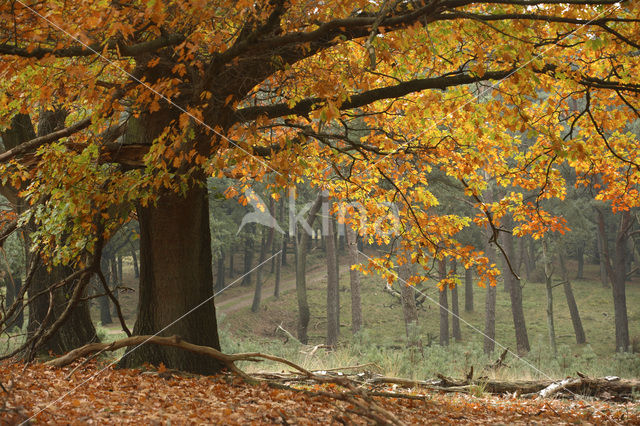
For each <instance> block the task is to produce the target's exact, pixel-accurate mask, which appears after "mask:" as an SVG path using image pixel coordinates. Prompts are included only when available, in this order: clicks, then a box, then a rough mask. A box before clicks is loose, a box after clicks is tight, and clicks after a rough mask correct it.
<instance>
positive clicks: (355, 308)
mask: <svg viewBox="0 0 640 426" xmlns="http://www.w3.org/2000/svg"><path fill="white" fill-rule="evenodd" d="M345 237H346V242H347V255H348V258H349V279H350V284H351V331H352V332H353V334H356V333H358V332H359V331H360V329H361V328H362V302H361V301H360V272H359V271H356V270H355V269H353V267H354V265H358V264H359V263H360V262H359V260H358V247H357V245H356V232H355V231H354V229H353V228H352V227H351V225H349V224H348V223H345Z"/></svg>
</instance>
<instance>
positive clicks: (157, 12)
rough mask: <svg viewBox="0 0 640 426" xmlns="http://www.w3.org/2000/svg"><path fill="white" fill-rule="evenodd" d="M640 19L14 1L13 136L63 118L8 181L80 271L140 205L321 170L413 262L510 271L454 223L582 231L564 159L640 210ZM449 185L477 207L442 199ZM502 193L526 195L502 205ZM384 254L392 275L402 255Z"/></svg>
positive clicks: (9, 93) (588, 0) (604, 6)
mask: <svg viewBox="0 0 640 426" xmlns="http://www.w3.org/2000/svg"><path fill="white" fill-rule="evenodd" d="M639 12H640V5H639V4H638V3H637V2H628V1H623V2H618V1H614V0H604V1H596V0H564V1H561V0H547V1H541V0H495V1H490V0H487V1H483V0H481V1H468V0H432V1H403V0H394V1H389V0H384V1H371V0H353V1H348V2H345V1H342V2H335V1H322V2H308V1H298V0H289V1H286V0H272V1H269V2H266V1H263V2H254V1H217V2H213V3H211V2H203V1H198V0H193V1H183V2H179V3H178V2H172V1H150V2H144V1H124V2H121V1H118V2H112V1H92V2H75V1H65V2H27V1H15V2H4V3H3V4H2V5H0V19H1V21H2V22H3V23H4V24H2V25H1V26H0V74H1V75H2V76H3V77H2V82H0V85H1V86H2V91H1V92H0V126H1V127H3V128H5V129H8V128H12V126H13V127H15V125H16V120H15V117H16V114H18V113H20V114H29V115H30V116H31V117H32V118H33V120H34V121H35V122H38V117H40V116H41V115H42V114H43V113H44V112H45V111H51V110H60V111H64V112H65V114H66V118H65V125H64V126H63V127H60V128H56V129H52V131H51V132H48V133H46V134H44V135H43V136H40V137H35V136H34V137H33V138H30V139H29V140H27V141H23V142H21V143H18V144H15V145H10V144H8V141H4V144H5V152H3V153H1V154H0V162H1V165H0V174H1V176H2V184H3V185H4V187H3V191H5V192H11V191H13V192H14V193H17V194H18V196H19V198H20V199H21V200H25V201H26V202H27V203H28V205H29V206H30V207H29V208H28V209H26V210H25V213H24V214H23V215H24V216H23V221H26V220H33V221H34V222H35V223H37V224H38V231H37V232H36V233H35V234H34V238H33V241H34V244H35V245H36V246H38V247H40V248H41V249H42V250H44V252H45V253H48V254H49V256H50V257H51V258H53V259H54V261H55V262H69V261H71V260H73V259H76V258H77V256H78V254H79V253H82V252H83V251H86V250H88V251H89V252H93V251H94V250H95V249H94V246H95V244H96V242H97V241H99V240H100V239H101V238H103V237H106V238H108V237H109V236H110V235H111V234H112V233H113V232H114V231H115V230H116V229H117V228H118V227H119V226H120V225H121V224H122V223H123V222H126V221H128V220H129V219H130V218H131V217H132V211H133V208H134V207H135V206H136V205H138V206H154V205H155V203H156V202H157V200H158V197H159V196H160V194H164V193H166V192H168V191H175V192H181V193H182V194H187V193H189V191H191V188H193V187H196V186H202V185H204V180H205V178H206V177H208V176H214V177H228V178H232V179H233V180H234V182H235V187H234V188H231V189H229V190H228V191H227V195H228V196H234V195H236V194H237V193H243V192H244V190H245V189H246V188H248V187H249V186H251V185H252V184H253V183H254V182H256V181H264V182H266V183H267V184H268V186H269V188H270V189H271V190H272V191H273V192H274V197H279V196H280V194H281V191H282V190H281V188H283V187H288V186H291V185H292V184H294V183H295V182H298V181H301V180H308V181H310V182H312V183H313V184H314V185H316V186H318V187H321V188H323V189H326V190H328V191H329V192H330V194H331V196H333V197H334V198H336V199H338V200H347V201H350V202H352V204H351V206H352V207H350V210H351V211H350V213H351V214H350V215H349V217H350V218H351V219H350V220H353V221H358V223H360V222H359V221H360V219H361V218H362V217H366V218H367V220H366V221H361V223H362V224H363V225H362V226H361V228H360V230H359V232H360V233H361V234H363V235H367V236H368V237H369V238H370V239H371V240H377V241H380V242H391V241H392V240H396V241H397V242H398V247H399V249H400V250H399V253H400V257H399V258H398V260H397V262H399V263H402V262H406V261H409V260H410V261H412V262H416V263H420V264H422V265H423V266H424V267H425V268H427V269H430V268H431V266H430V265H431V264H432V262H433V261H434V260H435V259H441V258H443V257H445V256H453V257H456V258H458V259H460V260H461V262H462V263H463V265H464V266H465V267H475V268H477V269H478V270H479V272H480V273H481V275H482V277H483V279H484V280H485V282H493V281H494V280H495V275H496V274H497V271H495V270H494V269H493V268H492V267H491V265H490V264H489V262H488V260H487V259H486V257H485V256H484V254H483V252H482V250H481V249H476V248H474V247H472V246H469V245H466V244H462V243H460V242H459V241H458V240H457V238H456V234H458V233H459V232H460V231H461V230H462V229H463V228H465V227H467V226H469V225H470V224H472V223H473V222H476V223H477V224H480V225H483V226H487V227H488V228H489V229H490V230H491V231H492V232H491V235H492V237H491V239H492V241H494V242H496V243H497V241H498V238H497V237H498V235H499V233H500V230H501V225H500V219H501V217H503V216H504V215H505V214H507V213H510V214H511V215H512V216H513V218H514V221H515V224H514V229H513V233H514V234H517V235H526V234H530V235H533V236H534V237H539V236H541V235H542V234H544V233H545V232H549V231H564V230H565V229H566V224H565V221H564V220H563V219H562V218H561V217H558V216H555V215H553V214H552V213H551V212H549V211H546V210H545V209H544V208H543V207H544V206H543V204H542V201H543V200H546V199H552V198H558V199H563V198H564V197H565V195H566V194H567V185H568V183H567V180H566V178H565V177H564V176H563V174H562V173H561V166H562V167H569V168H571V169H573V170H574V172H575V175H576V176H577V177H576V182H575V185H578V186H579V185H587V184H589V185H591V188H593V190H594V191H595V196H596V198H597V199H600V200H605V201H609V202H611V204H612V206H613V208H614V209H615V210H626V209H629V208H631V207H635V206H638V205H639V204H640V194H639V193H638V183H639V181H638V180H639V179H640V163H638V158H640V152H639V149H640V146H639V145H638V143H637V139H636V136H635V135H634V134H633V133H632V132H631V131H630V125H631V124H632V123H633V121H634V120H637V119H638V118H640V113H639V111H640V103H639V99H638V98H639V95H640V83H639V82H638V80H637V77H636V75H635V72H636V70H637V69H638V68H639V66H640V39H638V34H640V25H639V23H640V19H638V16H639ZM436 171H437V173H436ZM441 175H446V176H447V179H450V180H452V181H454V182H456V184H457V185H459V186H460V187H461V188H464V193H465V195H466V196H467V197H468V199H467V201H466V202H468V203H470V204H471V205H472V206H473V207H474V209H475V213H472V214H470V215H461V214H452V213H446V212H443V211H442V210H440V209H438V208H437V206H438V205H439V201H438V198H437V197H436V196H435V195H434V193H433V192H432V191H431V189H430V183H431V181H432V179H438V177H439V176H441ZM593 182H597V183H596V184H592V183H593ZM491 185H494V186H499V187H504V188H508V190H506V191H504V192H505V195H504V196H503V197H501V198H499V199H487V198H485V193H486V192H485V191H486V190H487V188H488V187H490V186H491ZM12 188H13V189H12ZM198 196H202V195H201V194H200V195H198ZM389 203H395V205H396V206H398V217H399V226H398V221H396V220H395V219H394V217H393V216H392V215H389V207H388V206H389ZM354 205H356V206H358V208H355V209H354V208H353V206H354ZM336 206H337V207H336V208H340V207H339V206H340V205H339V204H336ZM369 266H370V267H372V268H374V269H378V270H379V271H380V272H381V273H383V274H385V275H386V276H387V277H388V278H389V279H390V280H392V279H395V276H394V274H393V273H392V272H390V270H389V269H387V268H388V267H390V266H392V261H391V257H388V258H384V259H378V260H371V264H370V265H369Z"/></svg>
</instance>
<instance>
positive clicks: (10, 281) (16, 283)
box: [4, 274, 24, 328]
mask: <svg viewBox="0 0 640 426" xmlns="http://www.w3.org/2000/svg"><path fill="white" fill-rule="evenodd" d="M4 283H5V286H6V288H7V293H6V295H5V297H6V298H5V301H4V307H5V312H6V311H7V310H8V309H9V307H10V306H11V305H13V303H14V301H15V300H16V297H18V294H20V290H21V289H22V278H20V277H19V276H16V274H13V275H12V276H11V277H9V276H7V277H5V280H4ZM13 317H14V318H13V319H9V320H8V321H7V323H6V324H7V327H8V328H11V327H18V328H22V326H23V325H24V309H23V308H22V307H18V309H17V310H16V314H15V315H14V316H13Z"/></svg>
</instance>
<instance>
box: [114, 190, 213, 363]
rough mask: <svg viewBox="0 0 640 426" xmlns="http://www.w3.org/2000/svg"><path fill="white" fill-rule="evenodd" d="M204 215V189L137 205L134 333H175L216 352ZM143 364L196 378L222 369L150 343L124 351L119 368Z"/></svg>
mask: <svg viewBox="0 0 640 426" xmlns="http://www.w3.org/2000/svg"><path fill="white" fill-rule="evenodd" d="M208 215H209V207H208V195H207V189H206V187H205V186H204V185H198V186H193V187H191V188H189V189H188V190H187V193H186V196H185V197H183V196H182V195H179V194H174V193H165V194H162V195H161V196H160V197H159V198H158V200H157V204H156V205H155V206H147V207H143V206H138V220H139V222H140V260H141V262H140V263H141V270H140V296H139V301H138V319H137V321H136V325H135V327H134V334H136V335H142V334H158V335H160V336H171V335H174V334H175V335H179V336H181V337H182V338H184V339H186V340H188V341H190V342H193V343H195V344H198V345H204V346H210V347H212V348H216V349H220V343H219V340H218V327H217V322H216V312H215V306H214V302H213V274H212V271H211V263H212V257H211V236H210V231H209V220H208V219H209V216H208ZM144 362H148V363H151V364H153V365H159V364H160V363H163V364H164V365H165V366H166V367H167V368H175V369H178V370H183V371H188V372H192V373H198V374H213V373H216V372H218V371H219V370H220V368H221V367H222V364H221V363H219V362H217V361H215V360H213V359H211V358H209V357H206V356H202V355H198V354H193V353H185V352H183V351H180V350H178V349H175V348H164V347H163V348H158V347H154V346H152V345H144V346H141V347H139V348H137V349H135V350H134V351H130V352H128V353H126V354H125V355H124V357H123V358H122V360H121V361H120V366H122V367H128V368H130V367H134V366H137V365H140V364H142V363H144Z"/></svg>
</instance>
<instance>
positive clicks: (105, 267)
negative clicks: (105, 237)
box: [96, 253, 113, 327]
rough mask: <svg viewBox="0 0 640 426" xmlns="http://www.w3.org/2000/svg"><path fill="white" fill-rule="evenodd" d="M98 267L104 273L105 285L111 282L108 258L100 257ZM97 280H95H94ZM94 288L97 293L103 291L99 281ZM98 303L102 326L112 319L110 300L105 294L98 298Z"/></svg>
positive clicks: (109, 322)
mask: <svg viewBox="0 0 640 426" xmlns="http://www.w3.org/2000/svg"><path fill="white" fill-rule="evenodd" d="M100 269H101V270H102V275H104V279H105V281H106V282H107V285H109V283H110V282H111V269H110V268H109V259H108V258H107V257H106V253H105V255H103V256H102V259H100ZM96 281H97V280H96ZM96 288H97V289H98V290H97V292H98V293H99V294H102V293H104V292H105V291H104V287H102V285H101V284H100V281H97V285H96ZM98 305H99V307H100V323H101V324H102V326H103V327H104V326H105V325H107V324H111V323H112V322H113V319H112V318H111V301H110V300H109V296H107V295H106V294H105V295H103V296H100V298H99V299H98Z"/></svg>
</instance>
